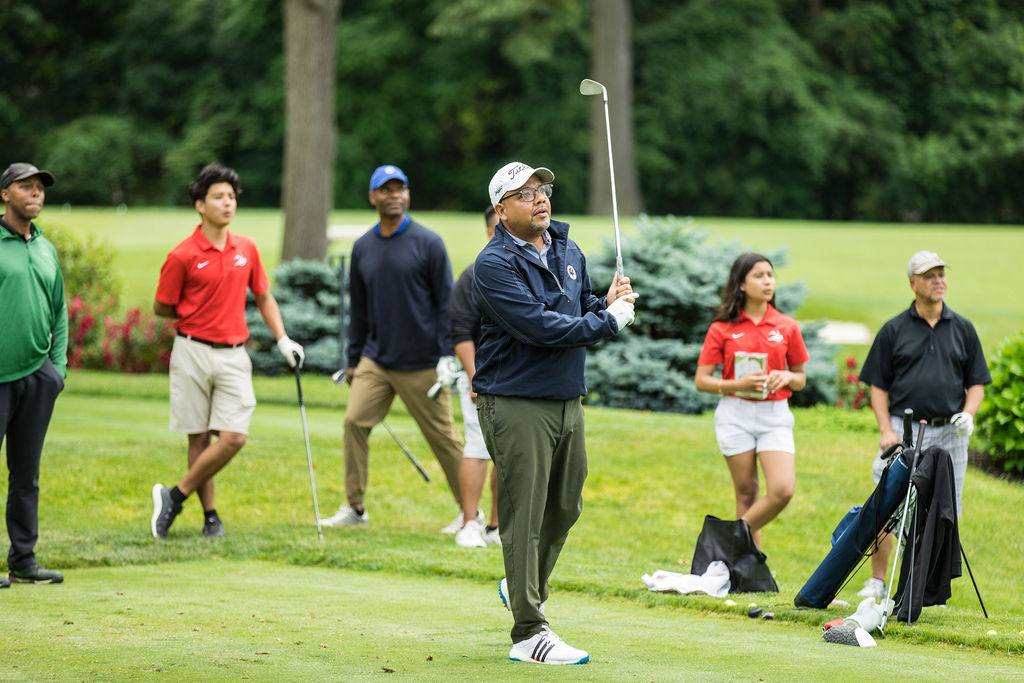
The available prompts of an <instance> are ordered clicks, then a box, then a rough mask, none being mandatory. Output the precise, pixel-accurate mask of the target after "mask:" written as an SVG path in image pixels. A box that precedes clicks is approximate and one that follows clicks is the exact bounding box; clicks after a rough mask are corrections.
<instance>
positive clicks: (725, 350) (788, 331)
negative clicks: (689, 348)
mask: <svg viewBox="0 0 1024 683" xmlns="http://www.w3.org/2000/svg"><path fill="white" fill-rule="evenodd" d="M737 351H746V352H748V353H767V354H768V365H767V372H771V371H772V370H785V369H787V367H793V366H794V365H801V364H803V363H806V362H807V361H808V360H809V359H810V356H808V355H807V346H805V345H804V338H803V335H801V334H800V328H799V326H797V324H796V321H795V320H793V319H792V318H790V317H789V316H788V315H786V314H785V313H779V312H778V311H777V310H775V308H774V307H773V306H772V305H771V304H769V305H768V310H767V311H766V312H765V314H764V317H763V318H761V322H759V323H756V324H755V323H754V321H753V320H751V319H750V316H749V315H747V314H746V313H744V312H741V313H740V319H739V320H738V321H737V322H735V323H729V322H713V323H711V327H710V328H708V334H707V336H706V337H705V338H704V346H703V348H701V351H700V358H698V359H697V365H719V364H720V365H721V366H722V379H736V377H735V376H734V371H733V365H734V359H735V357H736V352H737ZM792 395H793V391H792V390H791V389H790V388H789V387H783V388H781V389H779V390H778V391H776V392H774V393H771V394H768V398H766V399H765V400H766V401H781V400H782V399H785V398H789V397H790V396H792Z"/></svg>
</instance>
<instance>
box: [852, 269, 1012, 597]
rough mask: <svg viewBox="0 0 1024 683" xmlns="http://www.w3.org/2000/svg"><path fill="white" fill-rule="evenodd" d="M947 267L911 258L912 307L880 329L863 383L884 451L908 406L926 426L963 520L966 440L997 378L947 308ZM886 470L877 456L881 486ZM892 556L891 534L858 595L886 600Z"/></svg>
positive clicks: (926, 443)
mask: <svg viewBox="0 0 1024 683" xmlns="http://www.w3.org/2000/svg"><path fill="white" fill-rule="evenodd" d="M946 268H947V264H946V262H945V261H943V260H942V259H941V258H939V255H938V254H936V253H935V252H934V251H919V252H917V253H916V254H914V255H913V256H912V257H910V261H909V262H908V263H907V279H908V280H909V283H910V289H911V291H913V292H914V301H913V302H912V303H911V304H910V307H909V308H907V309H905V310H904V311H903V312H902V313H900V314H899V315H897V316H895V317H894V318H891V319H890V320H888V321H887V322H886V323H885V324H884V325H883V326H882V329H880V330H879V331H878V334H877V335H876V336H875V340H874V341H873V342H872V344H871V349H870V350H869V351H868V355H867V358H865V359H864V366H863V367H862V368H861V371H860V381H861V382H865V383H866V384H868V385H870V389H871V410H872V411H873V412H874V413H875V420H876V421H877V422H878V431H879V443H878V445H879V453H882V452H883V451H885V450H886V449H887V448H888V447H889V446H891V445H892V444H894V443H896V442H898V441H900V437H901V436H902V434H903V426H902V422H903V411H904V410H906V409H907V408H910V409H911V410H913V411H914V422H915V423H916V422H917V421H918V420H924V421H925V422H926V423H927V424H926V426H925V428H924V437H923V438H922V439H921V441H922V443H921V450H924V449H926V448H929V447H931V446H938V447H940V448H942V449H944V450H946V451H948V452H949V455H950V458H952V461H953V480H954V483H955V485H956V511H957V516H958V517H959V516H960V514H961V513H962V512H963V490H964V475H965V474H966V472H967V442H968V439H969V438H970V435H971V433H972V432H973V431H974V414H975V413H976V412H977V411H978V408H979V407H980V406H981V401H982V399H983V398H984V397H985V385H986V384H988V383H990V382H991V381H992V376H991V375H990V374H989V371H988V365H987V364H986V363H985V354H984V353H983V352H982V349H981V342H980V341H979V340H978V333H977V332H976V331H975V330H974V325H972V324H971V322H970V321H969V320H968V319H967V318H965V317H963V316H962V315H960V314H959V313H955V312H954V311H953V310H952V309H951V308H950V307H949V306H947V305H946V303H945V297H946V286H947V285H946ZM926 349H927V351H925V350H926ZM914 438H915V439H916V438H917V428H916V426H915V429H914ZM884 467H885V462H884V461H882V460H881V459H880V458H878V457H875V459H874V464H873V467H872V474H873V476H874V479H875V483H877V482H878V480H879V477H880V476H881V473H882V469H883V468H884ZM891 553H892V537H891V536H889V535H888V534H886V535H884V536H882V537H881V538H879V541H878V552H876V553H875V554H874V555H872V556H871V578H869V579H867V581H865V582H864V587H863V588H861V589H860V591H859V592H858V595H860V596H861V597H865V598H884V597H885V595H886V588H885V572H886V569H887V567H888V564H889V557H890V555H891Z"/></svg>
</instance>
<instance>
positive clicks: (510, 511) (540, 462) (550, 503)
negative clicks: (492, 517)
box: [476, 394, 587, 643]
mask: <svg viewBox="0 0 1024 683" xmlns="http://www.w3.org/2000/svg"><path fill="white" fill-rule="evenodd" d="M476 407H477V413H478V414H479V416H480V427H481V429H482V431H483V433H484V442H485V443H486V444H487V451H488V452H489V453H490V454H491V458H492V459H493V460H494V467H495V469H496V470H497V471H498V519H500V520H501V550H502V553H503V554H504V559H505V578H506V580H507V581H508V593H509V594H508V599H509V603H510V604H509V607H510V608H511V610H512V616H513V618H514V620H515V625H514V626H513V627H512V642H513V643H518V642H519V641H521V640H525V639H527V638H529V637H531V636H533V635H534V634H536V633H538V632H540V630H541V629H542V628H543V627H544V626H546V625H547V620H546V619H545V618H544V614H543V613H542V612H541V611H540V605H541V603H543V602H546V601H547V599H548V578H549V577H550V576H551V570H552V569H554V567H555V562H556V560H558V554H559V553H560V552H561V550H562V545H563V544H564V543H565V538H566V536H568V534H569V529H570V528H572V525H573V524H575V522H576V520H577V519H579V516H580V512H581V511H582V509H583V497H582V494H583V482H584V481H585V480H586V478H587V451H586V444H585V443H584V434H583V406H582V405H581V404H580V399H578V398H575V399H571V400H568V401H550V400H543V399H527V398H511V397H507V396H490V395H485V394H481V395H480V396H479V398H478V399H477V403H476Z"/></svg>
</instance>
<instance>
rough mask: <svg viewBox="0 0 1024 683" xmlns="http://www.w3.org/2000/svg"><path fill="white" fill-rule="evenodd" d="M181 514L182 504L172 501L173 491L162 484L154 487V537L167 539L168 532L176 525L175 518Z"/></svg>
mask: <svg viewBox="0 0 1024 683" xmlns="http://www.w3.org/2000/svg"><path fill="white" fill-rule="evenodd" d="M179 512H181V504H180V503H175V502H174V501H173V500H171V490H170V489H169V488H167V487H166V486H162V485H161V484H156V485H154V486H153V520H152V522H151V523H150V526H151V528H152V529H153V535H154V536H156V537H157V538H167V530H168V529H170V528H171V524H172V523H174V518H175V517H177V516H178V513H179Z"/></svg>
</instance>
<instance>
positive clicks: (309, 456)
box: [295, 363, 324, 542]
mask: <svg viewBox="0 0 1024 683" xmlns="http://www.w3.org/2000/svg"><path fill="white" fill-rule="evenodd" d="M295 387H296V389H298V392H299V412H300V413H301V414H302V436H303V438H304V439H305V442H306V463H307V464H308V465H309V485H310V488H312V489H313V514H314V515H316V535H317V537H318V538H319V539H320V541H321V542H323V540H324V532H323V529H322V528H321V526H320V503H319V502H318V501H317V499H316V479H315V478H314V477H313V453H312V451H310V449H309V424H308V423H307V422H306V403H305V402H304V401H303V400H302V369H301V368H300V367H299V366H298V364H297V363H296V365H295Z"/></svg>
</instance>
